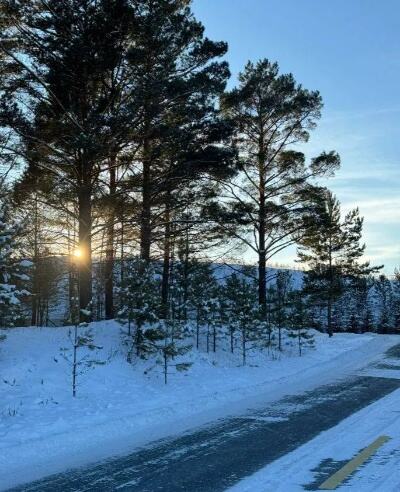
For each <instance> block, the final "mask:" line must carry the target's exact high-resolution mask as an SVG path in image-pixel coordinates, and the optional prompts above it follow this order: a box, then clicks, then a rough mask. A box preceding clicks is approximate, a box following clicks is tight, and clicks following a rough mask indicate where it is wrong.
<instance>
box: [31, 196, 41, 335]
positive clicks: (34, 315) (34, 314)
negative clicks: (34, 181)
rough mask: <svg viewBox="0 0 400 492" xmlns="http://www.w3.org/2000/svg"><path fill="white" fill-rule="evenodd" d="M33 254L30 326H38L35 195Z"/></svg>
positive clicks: (36, 208)
mask: <svg viewBox="0 0 400 492" xmlns="http://www.w3.org/2000/svg"><path fill="white" fill-rule="evenodd" d="M34 221H35V223H34V252H33V265H34V267H33V282H32V284H33V285H32V287H33V289H32V290H33V292H32V317H31V324H32V326H37V324H38V297H39V292H38V290H39V288H38V287H39V286H38V273H39V265H38V263H39V245H38V242H39V241H38V229H39V227H38V203H37V195H35V216H34Z"/></svg>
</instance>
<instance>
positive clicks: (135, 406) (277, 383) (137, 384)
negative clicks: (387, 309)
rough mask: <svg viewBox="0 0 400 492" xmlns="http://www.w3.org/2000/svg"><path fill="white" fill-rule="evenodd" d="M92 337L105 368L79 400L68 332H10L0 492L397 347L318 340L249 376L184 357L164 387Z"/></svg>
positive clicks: (211, 358)
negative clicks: (64, 351) (183, 368)
mask: <svg viewBox="0 0 400 492" xmlns="http://www.w3.org/2000/svg"><path fill="white" fill-rule="evenodd" d="M91 328H92V330H93V335H94V343H95V344H96V345H97V346H102V347H103V350H102V351H101V353H100V358H102V359H103V360H108V359H110V361H109V362H108V363H107V364H106V365H104V366H103V365H100V366H96V367H95V368H94V369H93V370H90V371H88V372H87V373H85V374H84V375H82V376H79V378H78V395H77V398H75V399H74V398H72V396H71V380H70V367H69V366H68V364H67V362H66V361H65V360H64V359H63V358H62V356H61V355H60V347H64V346H66V345H68V328H66V327H60V328H14V329H11V330H9V331H8V336H7V339H6V341H5V342H2V343H1V345H0V371H1V372H0V415H1V417H0V436H1V439H0V489H4V488H7V487H11V486H13V485H16V484H17V483H22V482H25V481H29V480H34V479H36V478H40V477H41V476H44V475H48V474H50V473H55V472H57V471H62V470H64V469H66V468H68V467H71V466H78V465H83V464H88V463H90V462H94V461H96V460H99V459H103V458H107V457H109V456H111V455H118V454H124V453H127V452H129V451H132V450H133V449H135V448H136V447H137V446H139V445H143V444H145V443H146V442H149V441H151V440H154V439H157V438H161V437H165V436H167V435H171V434H172V433H177V432H181V431H185V430H188V429H190V428H192V427H194V426H197V425H201V424H204V423H207V422H210V421H213V420H215V419H216V418H219V417H223V416H227V415H233V414H239V413H243V412H245V411H246V409H248V408H249V407H251V408H256V407H257V406H259V405H260V406H262V405H263V404H265V403H266V402H268V401H273V400H276V399H279V398H282V397H283V396H285V395H289V394H295V393H299V392H302V391H305V390H306V389H311V388H313V387H316V386H318V385H320V384H323V383H324V382H329V381H331V380H333V379H334V378H337V377H341V376H345V375H346V374H349V373H351V372H352V371H354V370H355V369H361V368H362V367H363V366H365V365H366V364H367V363H368V362H369V361H373V360H378V359H379V356H380V354H381V353H382V351H383V350H385V349H386V348H388V347H390V346H391V345H393V344H394V343H395V341H396V340H397V338H396V337H395V336H389V335H388V336H382V335H381V336H379V335H374V334H364V335H354V334H337V335H335V336H334V337H333V338H332V339H328V337H327V336H326V335H324V334H320V333H317V332H316V333H315V337H316V347H317V348H316V350H310V351H308V352H306V353H305V355H304V356H303V357H301V358H300V357H298V356H297V354H296V350H295V349H294V348H293V349H291V348H290V347H289V348H287V349H286V352H285V353H284V355H282V356H281V354H280V353H277V352H269V353H268V352H267V351H265V352H263V353H259V352H258V353H252V354H251V356H250V357H249V365H248V366H247V367H241V366H240V355H239V353H238V354H237V356H232V355H231V354H230V353H229V352H223V351H220V352H217V353H216V354H215V355H214V354H207V353H205V352H203V351H199V352H198V351H196V350H193V351H192V352H190V354H188V355H186V356H185V361H187V362H191V363H192V366H191V368H190V369H189V370H188V371H187V372H182V373H179V372H172V373H171V375H170V376H169V384H168V385H167V386H165V385H164V384H163V375H162V372H161V369H160V368H159V367H158V366H155V364H154V361H153V362H152V363H150V362H146V361H137V362H136V363H135V364H134V365H129V364H128V363H127V362H126V360H125V359H126V354H125V349H124V348H123V347H122V346H121V333H120V330H121V328H120V326H119V325H118V324H117V323H115V322H114V321H105V322H99V323H93V324H92V325H91ZM299 374H301V378H299ZM38 450H40V452H38ZM253 490H254V489H253ZM286 490H288V489H286Z"/></svg>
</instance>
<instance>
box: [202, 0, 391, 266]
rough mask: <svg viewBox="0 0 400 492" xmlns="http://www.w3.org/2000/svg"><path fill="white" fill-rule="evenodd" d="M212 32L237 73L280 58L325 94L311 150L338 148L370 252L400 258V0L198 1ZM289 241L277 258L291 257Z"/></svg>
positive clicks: (349, 201)
mask: <svg viewBox="0 0 400 492" xmlns="http://www.w3.org/2000/svg"><path fill="white" fill-rule="evenodd" d="M193 9H194V12H195V14H196V16H197V18H198V19H199V20H201V21H202V22H203V23H204V25H205V26H206V34H207V35H208V36H209V37H210V38H212V39H215V40H225V41H227V42H228V43H229V53H228V56H227V59H228V61H229V63H230V66H231V71H232V77H233V81H232V83H234V82H235V77H236V76H237V74H238V72H239V71H240V70H241V69H242V68H243V66H244V64H245V63H246V61H247V60H253V61H256V60H258V59H259V58H264V57H266V58H269V59H270V60H273V61H278V63H279V65H280V67H281V70H282V71H283V72H292V73H293V74H294V76H295V78H296V80H297V81H298V82H300V83H302V84H303V85H304V86H305V87H306V88H308V89H318V90H319V91H320V92H321V94H322V97H323V99H324V111H323V117H322V120H321V121H320V124H319V127H318V129H317V130H316V131H315V132H313V134H312V137H311V140H310V142H309V144H308V146H307V155H309V156H313V155H316V154H317V153H318V152H320V151H321V150H324V149H325V150H331V149H335V150H337V151H338V152H339V153H340V154H341V158H342V168H341V170H340V171H339V172H338V173H337V176H336V177H335V178H333V179H332V180H330V181H329V187H330V188H331V189H332V190H333V191H334V192H335V193H336V194H337V196H338V198H339V200H340V201H341V203H342V207H343V209H344V211H346V210H348V209H350V208H353V207H355V206H359V208H360V211H361V214H362V215H363V216H364V217H365V225H364V240H365V242H366V244H367V250H366V256H367V257H368V259H371V260H372V261H373V262H374V263H378V264H382V263H384V264H385V271H386V272H387V273H389V274H391V273H392V272H393V270H394V268H395V267H396V266H400V155H399V154H400V96H399V93H400V2H399V0H380V1H379V0H194V2H193ZM293 259H294V251H293V250H288V251H286V252H284V253H282V254H281V255H280V257H279V258H277V261H282V262H287V263H292V262H293Z"/></svg>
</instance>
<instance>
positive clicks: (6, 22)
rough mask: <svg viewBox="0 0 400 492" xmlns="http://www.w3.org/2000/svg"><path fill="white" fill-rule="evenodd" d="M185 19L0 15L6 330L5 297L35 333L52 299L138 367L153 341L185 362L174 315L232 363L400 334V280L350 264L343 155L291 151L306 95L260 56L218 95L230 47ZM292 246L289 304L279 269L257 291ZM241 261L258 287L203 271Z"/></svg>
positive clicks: (298, 140)
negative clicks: (293, 333)
mask: <svg viewBox="0 0 400 492" xmlns="http://www.w3.org/2000/svg"><path fill="white" fill-rule="evenodd" d="M190 4H191V2H190V1H189V0H47V1H43V0H1V1H0V16H1V17H0V18H1V35H0V70H1V77H0V81H1V93H0V96H1V101H0V128H1V141H0V144H1V147H0V148H1V170H2V178H1V203H2V209H1V221H0V237H1V244H0V253H1V254H0V262H1V265H0V266H1V268H2V272H3V283H2V284H1V291H0V298H1V306H2V324H3V326H8V325H10V324H11V323H12V322H16V320H17V319H18V320H19V322H22V321H23V320H21V316H22V314H21V313H22V311H21V308H20V307H18V303H19V299H24V302H25V303H29V304H30V318H31V319H30V320H29V322H30V323H31V324H33V325H38V324H43V323H46V320H47V315H46V312H47V308H48V303H49V300H51V299H55V298H57V296H59V295H60V294H59V290H60V288H61V289H64V290H65V291H67V296H68V299H69V301H70V310H69V321H71V317H73V316H76V317H78V318H79V320H80V321H81V322H85V321H90V320H91V319H98V318H103V317H104V318H106V319H112V318H118V319H120V320H122V321H123V322H124V323H125V324H127V326H129V334H131V335H132V337H134V344H133V345H132V350H133V351H136V352H137V353H138V354H139V353H140V352H141V350H150V347H155V346H156V345H157V343H158V341H159V340H163V341H165V339H166V338H168V340H170V341H171V340H172V342H171V344H165V343H164V345H163V347H164V352H165V350H167V349H165V347H167V346H168V347H170V348H169V349H168V350H170V351H171V354H173V353H174V350H183V348H182V347H183V345H182V344H181V345H180V348H179V349H178V348H176V345H174V344H173V341H174V339H175V337H176V333H177V332H176V331H175V328H173V329H172V328H171V327H170V326H171V323H172V324H173V323H175V321H176V320H178V321H179V322H181V321H182V320H187V319H188V318H190V319H194V320H196V323H197V326H198V327H199V326H203V327H204V326H207V327H208V328H207V347H208V349H210V347H211V346H214V347H215V346H216V344H217V335H216V333H217V331H216V330H217V329H216V328H215V327H216V326H225V327H229V326H230V327H231V328H230V330H231V334H230V335H229V336H231V337H233V336H234V335H233V334H234V333H235V334H236V333H241V335H242V338H241V340H242V342H241V343H242V348H243V350H244V349H245V346H246V343H247V342H249V341H251V340H252V339H254V337H255V333H256V332H257V337H261V336H262V337H263V340H267V342H268V341H270V339H271V332H272V329H273V328H276V327H277V328H278V330H279V334H280V330H281V328H283V327H287V326H288V325H289V324H290V325H291V326H292V328H293V327H294V328H296V329H297V330H300V331H301V330H303V329H304V328H305V327H306V326H308V327H312V326H314V327H317V328H319V329H321V330H326V331H327V332H328V333H329V334H330V335H331V334H332V333H333V332H334V331H335V330H352V331H359V332H361V331H369V330H370V329H374V330H378V331H386V332H387V331H393V330H395V329H398V328H400V323H399V321H400V314H399V311H400V308H399V298H400V287H399V284H400V279H399V275H398V274H397V276H396V280H395V281H394V282H390V281H388V280H387V279H386V278H385V277H384V276H380V277H377V275H376V274H377V273H378V272H379V270H380V268H381V267H374V266H371V265H370V264H369V263H368V262H364V261H363V259H362V257H363V253H364V249H365V246H364V245H363V244H362V226H363V219H362V218H361V217H360V215H359V211H358V209H355V210H351V211H350V212H348V213H347V214H345V215H343V214H342V213H341V211H340V204H339V202H338V200H337V199H336V197H335V196H334V195H333V194H332V193H331V192H330V191H329V190H328V189H327V188H326V185H325V183H326V182H327V178H332V177H333V176H334V173H335V172H336V171H337V170H338V169H339V167H340V158H339V155H338V154H337V153H336V152H335V151H334V150H330V149H329V150H327V151H326V152H323V153H321V154H320V155H315V156H314V155H311V156H308V155H306V154H305V153H304V149H306V148H307V146H306V143H307V141H308V139H309V138H310V136H311V134H312V132H313V130H314V129H315V128H316V125H317V124H318V121H319V119H320V117H321V110H322V106H323V103H322V98H321V95H320V94H319V92H318V91H315V90H308V89H306V88H304V87H303V86H302V85H301V84H300V83H298V82H297V81H296V80H295V78H294V76H293V75H292V74H284V73H281V71H280V70H279V66H278V64H277V63H275V62H272V61H270V60H268V59H262V60H259V61H255V62H248V63H247V64H246V66H245V67H244V68H243V70H242V72H241V73H240V74H239V76H238V80H237V84H236V87H233V88H231V89H229V90H228V89H227V83H228V81H229V80H230V77H231V74H230V71H229V66H228V63H227V61H226V60H225V55H226V54H227V50H228V47H227V44H226V43H225V42H223V41H213V40H210V39H208V38H207V37H206V35H205V30H204V27H203V25H202V24H201V23H200V22H199V21H198V20H196V18H195V17H194V15H193V13H192V11H191V7H190ZM266 49H267V47H266ZM293 245H297V247H298V254H299V262H301V263H302V264H303V265H305V266H306V272H305V273H304V282H303V285H302V286H301V288H299V287H297V288H296V289H293V288H292V286H291V285H290V275H288V274H286V273H285V272H281V273H280V274H278V275H273V276H274V278H273V279H271V281H270V282H268V276H269V274H272V273H273V272H272V273H271V272H269V271H268V269H267V264H268V262H270V261H271V260H273V258H274V256H275V255H276V254H278V253H279V252H281V251H282V250H284V249H285V248H288V247H290V246H293ZM245 250H248V251H250V252H251V254H252V257H254V258H256V261H257V268H256V271H255V270H254V269H252V270H251V273H249V274H246V275H244V274H243V272H241V273H240V275H239V274H236V275H233V276H229V278H228V280H226V281H223V282H221V281H219V282H218V281H216V279H213V273H212V270H213V267H212V263H213V262H215V261H222V260H223V259H224V258H228V257H229V256H230V255H232V252H233V251H234V252H236V254H242V253H243V252H244V251H245ZM60 257H63V258H65V260H64V261H60ZM21 259H24V261H21ZM60 279H62V281H61V280H60ZM371 288H373V292H374V295H373V297H374V299H379V302H380V303H381V306H382V309H381V311H382V313H384V319H383V320H382V319H381V320H379V321H376V320H375V321H374V320H373V316H374V309H373V307H371V306H370V307H368V306H369V304H368V303H367V302H366V299H367V297H368V295H369V293H370V292H371ZM28 292H29V295H28ZM77 298H78V299H79V306H78V307H77V308H76V309H75V301H76V299H77ZM349 299H351V301H349ZM346 302H347V304H346ZM374 302H375V301H374ZM350 304H351V306H352V307H350ZM18 309H19V311H18ZM344 312H347V313H349V315H348V316H347V319H346V320H345V321H344V317H343V313H344ZM74 313H75V314H74ZM218 313H219V314H218ZM229 313H230V314H229ZM232 313H234V314H232ZM339 314H340V316H339ZM224 316H225V318H224ZM229 316H232V320H234V323H233V321H232V322H229V320H227V319H226V317H229ZM382 316H383V315H382ZM214 317H215V319H217V318H218V321H213V320H214ZM339 318H340V320H341V321H339ZM160 320H161V321H160ZM25 323H26V320H25ZM131 323H132V326H133V327H132V333H131ZM293 323H295V325H296V326H293ZM174 326H175V325H174ZM256 326H257V329H256V328H255V327H256ZM144 327H146V328H144ZM251 327H253V328H251ZM224 329H225V328H224ZM252 329H253V332H252V331H251V330H252ZM249 330H250V331H249ZM228 331H229V329H228ZM298 333H299V332H298ZM261 334H262V335H261ZM198 338H199V332H197V343H198ZM279 340H280V338H279ZM213 344H214V345H213ZM232 344H233V338H232ZM232 346H233V345H232ZM146 347H147V348H146ZM244 357H245V355H244Z"/></svg>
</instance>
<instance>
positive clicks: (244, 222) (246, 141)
mask: <svg viewBox="0 0 400 492" xmlns="http://www.w3.org/2000/svg"><path fill="white" fill-rule="evenodd" d="M222 107H223V110H224V112H225V114H226V116H227V117H229V118H231V120H232V122H233V123H234V125H235V128H236V134H235V138H234V146H235V148H237V149H238V152H239V167H240V170H241V172H240V173H239V177H238V178H236V179H234V180H230V181H229V182H226V183H225V193H226V195H228V196H230V197H231V200H230V202H228V204H227V206H222V209H223V212H224V214H223V215H224V220H225V222H226V223H227V224H236V229H235V228H234V229H232V231H231V233H232V234H234V236H235V237H236V238H237V239H238V240H239V241H242V242H243V243H244V244H246V246H248V247H249V248H251V249H252V250H253V252H254V253H255V254H256V255H257V257H258V297H259V303H260V306H261V308H262V310H263V312H264V316H265V315H266V288H267V287H266V262H267V261H268V260H269V259H271V258H272V257H273V256H274V255H275V254H276V253H278V252H279V251H282V249H284V248H285V247H287V246H289V245H290V244H292V243H293V242H294V241H295V239H294V234H295V232H296V231H298V230H299V228H300V227H301V223H302V221H301V217H302V215H303V214H304V213H305V208H306V206H307V201H308V197H309V195H310V193H311V192H312V187H313V185H312V180H313V179H314V178H316V177H317V176H322V175H326V174H329V173H331V172H332V171H333V170H334V169H335V168H336V167H338V165H339V157H338V156H337V154H336V153H334V152H331V153H328V154H326V153H323V154H321V155H320V156H319V157H317V158H315V159H313V160H312V161H311V163H307V162H306V160H305V156H304V154H302V153H301V152H299V151H297V150H293V146H294V145H295V144H297V143H300V142H306V141H307V140H308V137H309V133H310V131H311V130H312V129H314V127H315V125H316V121H317V120H318V119H319V117H320V110H321V107H322V100H321V96H320V94H319V93H318V92H316V91H308V90H306V89H304V88H303V87H302V86H301V85H298V84H297V83H296V82H295V80H294V77H293V76H292V75H291V74H287V75H282V74H280V73H279V67H278V64H277V63H271V62H270V61H269V60H266V59H264V60H260V61H259V62H258V63H256V64H253V63H251V62H249V63H248V64H247V65H246V67H245V69H244V71H243V72H242V73H241V74H239V87H238V88H236V89H234V90H233V91H231V92H229V93H227V94H225V96H224V98H223V101H222ZM250 235H253V236H254V237H255V240H254V242H252V241H250V240H249V236H250Z"/></svg>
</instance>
